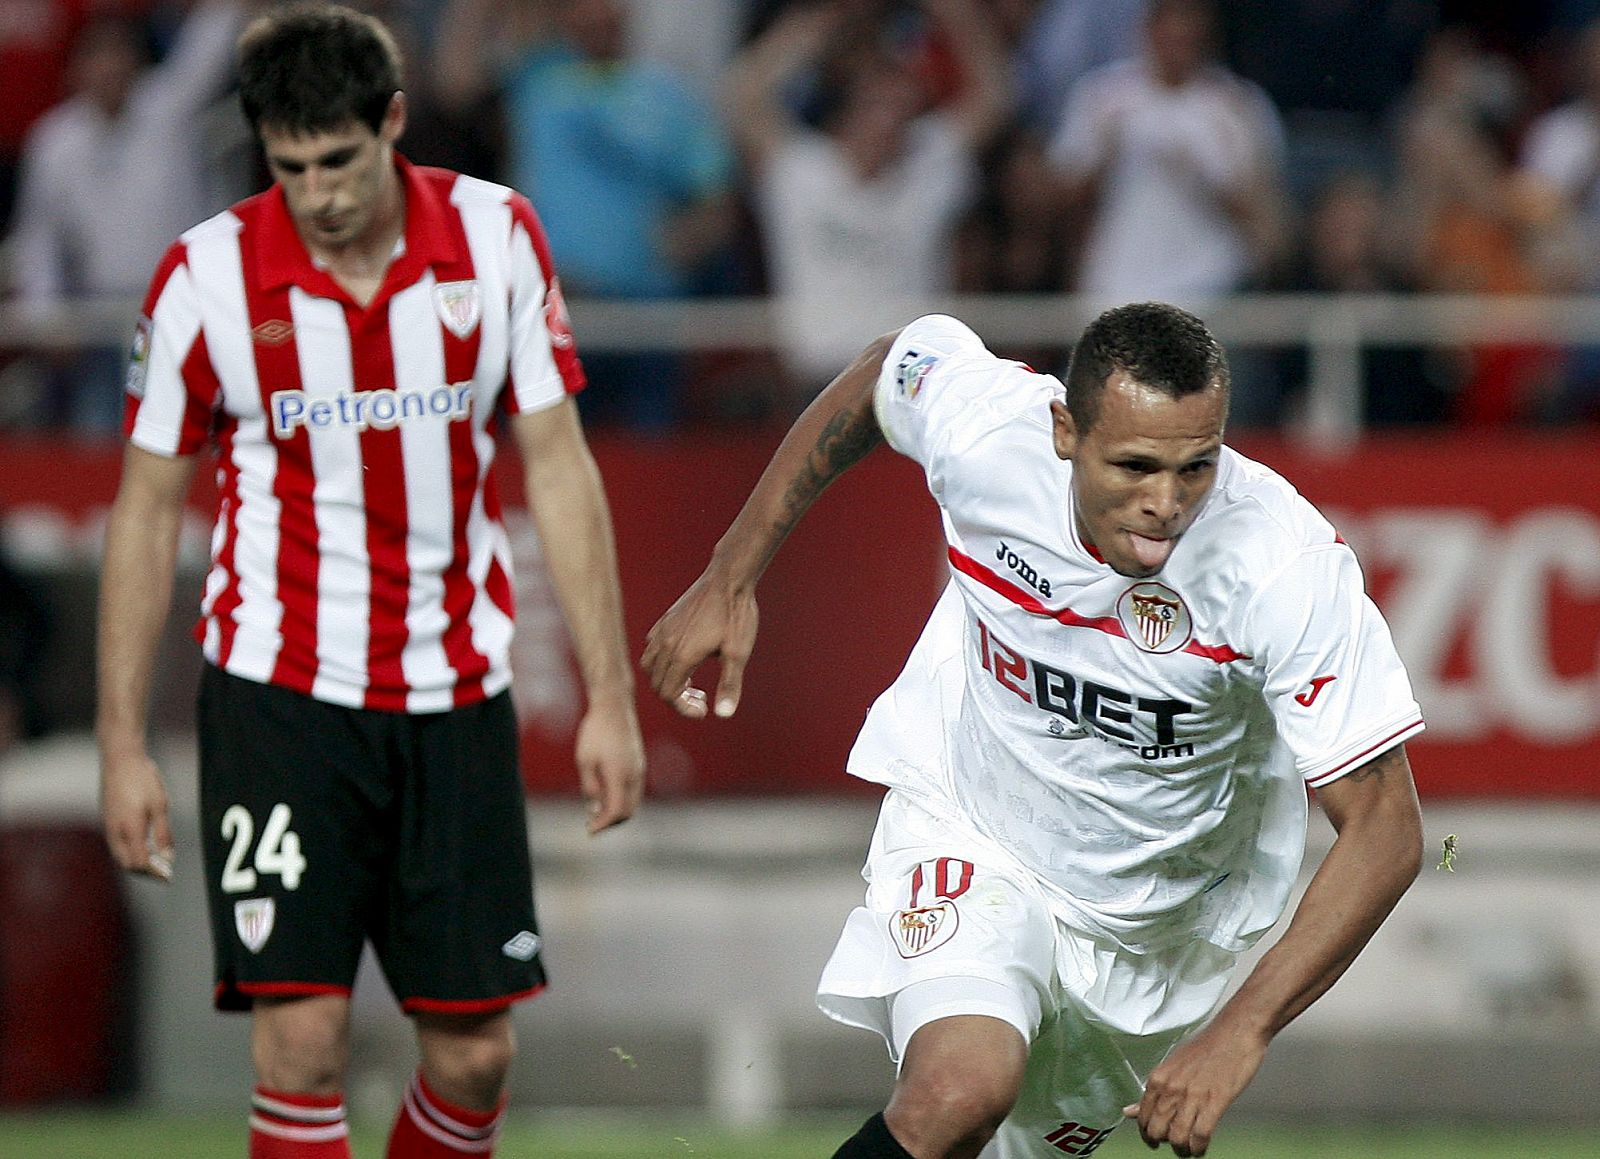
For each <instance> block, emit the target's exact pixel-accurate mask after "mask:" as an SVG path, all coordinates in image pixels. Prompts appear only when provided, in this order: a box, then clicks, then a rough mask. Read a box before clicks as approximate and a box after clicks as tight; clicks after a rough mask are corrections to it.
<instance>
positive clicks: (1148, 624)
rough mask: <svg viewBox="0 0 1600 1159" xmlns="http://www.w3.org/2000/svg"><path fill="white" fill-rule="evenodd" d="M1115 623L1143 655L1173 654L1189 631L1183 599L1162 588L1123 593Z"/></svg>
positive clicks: (1134, 588) (1137, 586)
mask: <svg viewBox="0 0 1600 1159" xmlns="http://www.w3.org/2000/svg"><path fill="white" fill-rule="evenodd" d="M1117 619H1118V620H1119V621H1121V623H1122V629H1123V631H1125V632H1127V634H1128V639H1130V640H1132V641H1133V642H1134V643H1135V644H1137V645H1138V646H1139V647H1140V648H1142V649H1144V650H1145V651H1146V652H1176V651H1177V650H1178V649H1179V648H1182V647H1183V646H1184V645H1185V644H1187V643H1188V642H1189V635H1190V633H1191V632H1192V631H1193V626H1192V625H1191V623H1190V621H1189V609H1188V607H1187V606H1186V605H1185V604H1184V602H1183V597H1182V596H1180V595H1178V593H1177V592H1175V591H1173V590H1172V589H1171V588H1169V587H1167V586H1166V585H1165V584H1158V583H1150V582H1146V583H1141V584H1134V585H1133V586H1132V587H1131V588H1129V589H1128V590H1127V591H1125V592H1123V593H1122V597H1121V598H1120V599H1119V600H1117Z"/></svg>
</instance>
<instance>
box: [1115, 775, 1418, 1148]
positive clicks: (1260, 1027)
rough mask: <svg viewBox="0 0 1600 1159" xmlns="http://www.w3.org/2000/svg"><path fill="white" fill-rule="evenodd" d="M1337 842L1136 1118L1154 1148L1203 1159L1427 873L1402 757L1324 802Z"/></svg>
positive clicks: (1342, 782) (1350, 781) (1172, 1058)
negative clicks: (1264, 1066)
mask: <svg viewBox="0 0 1600 1159" xmlns="http://www.w3.org/2000/svg"><path fill="white" fill-rule="evenodd" d="M1317 797H1318V800H1319V801H1320V802H1321V803H1322V807H1323V810H1324V811H1325V812H1326V813H1327V815H1328V819H1329V820H1330V821H1331V822H1332V823H1333V827H1334V829H1335V830H1336V831H1337V832H1338V837H1337V838H1336V839H1335V841H1334V843H1333V848H1332V849H1331V850H1329V852H1328V856H1327V857H1326V858H1325V859H1324V860H1323V862H1322V865H1321V867H1320V868H1319V869H1318V870H1317V873H1316V875H1315V876H1314V877H1313V878H1312V880H1311V885H1310V887H1309V888H1308V889H1307V890H1306V894H1305V897H1304V898H1302V899H1301V901H1300V904H1299V906H1298V907H1296V909H1295V913H1294V918H1293V920H1292V921H1291V922H1290V923H1289V928H1288V929H1287V930H1286V931H1285V932H1284V935H1283V937H1282V938H1281V939H1280V940H1279V941H1278V943H1277V944H1276V945H1275V946H1273V947H1272V949H1271V950H1269V951H1268V952H1267V953H1266V954H1265V955H1263V957H1262V959H1261V961H1260V962H1259V963H1257V965H1256V967H1255V969H1254V970H1252V971H1251V972H1250V976H1249V977H1248V978H1247V979H1245V982H1244V985H1243V986H1241V987H1240V988H1239V991H1238V993H1236V994H1235V995H1234V996H1233V997H1232V998H1231V999H1229V1001H1228V1002H1227V1004H1226V1005H1224V1006H1223V1008H1222V1009H1221V1011H1219V1012H1218V1014H1217V1016H1216V1017H1215V1018H1214V1019H1212V1020H1211V1022H1210V1024H1209V1025H1207V1026H1206V1028H1205V1029H1204V1030H1201V1031H1200V1032H1199V1033H1198V1034H1196V1035H1194V1037H1192V1038H1190V1039H1188V1040H1187V1041H1185V1042H1183V1043H1180V1044H1179V1045H1178V1046H1177V1047H1176V1048H1175V1049H1174V1050H1173V1052H1172V1053H1171V1054H1169V1055H1168V1056H1167V1057H1166V1059H1165V1060H1164V1061H1163V1062H1162V1063H1161V1065H1160V1066H1158V1067H1157V1068H1156V1069H1155V1071H1154V1072H1153V1073H1152V1074H1151V1075H1150V1081H1149V1082H1148V1083H1147V1084H1146V1086H1145V1092H1144V1097H1143V1098H1142V1099H1141V1100H1140V1101H1139V1102H1138V1103H1137V1104H1135V1105H1134V1106H1131V1107H1129V1108H1127V1114H1128V1115H1129V1116H1130V1117H1136V1118H1137V1119H1138V1120H1139V1133H1140V1134H1141V1135H1142V1136H1143V1137H1144V1141H1145V1142H1146V1143H1147V1144H1149V1145H1150V1146H1151V1147H1152V1148H1155V1147H1160V1146H1161V1145H1162V1144H1164V1143H1165V1144H1168V1145H1170V1146H1171V1147H1172V1151H1173V1153H1174V1154H1175V1155H1204V1154H1205V1153H1206V1148H1207V1147H1208V1146H1210V1143H1211V1137H1212V1134H1213V1133H1214V1132H1215V1131H1216V1127H1217V1121H1218V1119H1220V1118H1221V1116H1222V1113H1223V1112H1224V1111H1225V1110H1227V1109H1228V1107H1229V1106H1230V1105H1231V1104H1232V1103H1233V1101H1234V1100H1235V1099H1236V1098H1238V1097H1239V1094H1240V1092H1241V1091H1243V1090H1244V1088H1245V1087H1246V1086H1247V1085H1249V1082H1250V1080H1251V1079H1252V1078H1253V1077H1255V1073H1256V1071H1257V1070H1258V1069H1259V1068H1260V1066H1261V1061H1262V1058H1263V1057H1264V1055H1265V1054H1266V1050H1267V1044H1268V1043H1269V1042H1271V1041H1272V1038H1273V1036H1274V1035H1276V1034H1277V1033H1278V1031H1280V1030H1282V1029H1283V1028H1284V1027H1285V1026H1287V1025H1288V1024H1289V1022H1290V1021H1292V1020H1293V1019H1294V1018H1295V1017H1297V1016H1298V1015H1299V1014H1300V1012H1301V1011H1303V1010H1305V1009H1306V1007H1308V1006H1310V1005H1311V1004H1312V1003H1313V1002H1315V1001H1316V1000H1317V998H1319V997H1320V996H1321V995H1322V994H1323V993H1324V992H1326V991H1327V989H1328V988H1329V987H1330V986H1332V985H1333V983H1334V982H1335V981H1336V980H1337V979H1338V978H1339V976H1340V975H1341V974H1343V973H1344V972H1345V970H1346V969H1348V968H1349V966H1350V963H1351V962H1353V961H1355V958H1356V955H1357V954H1359V953H1360V952H1361V949H1362V947H1363V946H1365V945H1366V944H1367V942H1368V941H1369V940H1370V939H1371V937H1372V935H1373V934H1374V933H1375V932H1376V931H1377V929H1378V927H1379V926H1380V925H1381V924H1382V923H1383V920H1384V919H1385V918H1386V917H1388V916H1389V913H1390V911H1391V910H1393V909H1394V906H1395V903H1396V902H1398V901H1399V900H1400V896H1401V895H1402V894H1403V893H1405V891H1406V889H1407V888H1408V887H1409V886H1410V885H1411V883H1412V881H1413V880H1415V879H1416V876H1417V873H1418V872H1419V870H1420V869H1421V866H1422V816H1421V812H1420V810H1419V808H1418V805H1417V791H1416V787H1415V786H1414V785H1413V784H1412V781H1411V766H1410V765H1409V763H1407V761H1406V754H1405V748H1404V746H1397V747H1395V748H1393V749H1390V750H1389V751H1388V752H1386V753H1383V754H1381V755H1379V756H1377V757H1375V758H1373V759H1372V760H1371V761H1369V762H1367V764H1365V765H1363V766H1362V767H1361V768H1359V769H1357V770H1355V771H1354V772H1352V773H1348V774H1346V775H1345V776H1344V777H1341V778H1340V779H1339V780H1337V781H1334V782H1333V783H1332V784H1330V785H1326V786H1324V787H1323V788H1321V789H1318V790H1317Z"/></svg>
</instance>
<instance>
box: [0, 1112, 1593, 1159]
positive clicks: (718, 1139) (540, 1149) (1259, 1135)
mask: <svg viewBox="0 0 1600 1159" xmlns="http://www.w3.org/2000/svg"><path fill="white" fill-rule="evenodd" d="M858 1122H859V1120H857V1119H853V1118H841V1119H837V1120H815V1121H807V1122H806V1123H804V1124H797V1125H792V1126H788V1127H784V1128H781V1129H777V1130H773V1131H765V1132H746V1133H739V1132H730V1131H727V1130H725V1129H720V1128H716V1127H712V1126H709V1125H707V1124H705V1123H703V1122H698V1123H697V1122H696V1121H694V1120H689V1119H683V1120H678V1119H668V1120H662V1121H660V1122H656V1121H651V1120H649V1119H646V1118H644V1117H638V1116H633V1117H628V1116H620V1115H619V1116H611V1117H603V1118H601V1117H596V1118H590V1117H588V1116H583V1117H582V1118H578V1117H574V1116H568V1115H557V1114H553V1113H549V1112H533V1111H524V1112H520V1113H514V1115H513V1120H512V1122H511V1123H510V1124H508V1126H507V1128H506V1132H505V1134H504V1136H503V1137H502V1140H501V1144H500V1147H499V1149H498V1151H497V1152H496V1155H497V1159H688V1157H691V1156H692V1157H693V1159H827V1157H828V1156H830V1155H832V1154H833V1151H834V1148H835V1147H837V1146H838V1144H839V1143H840V1141H841V1140H843V1139H844V1138H845V1137H846V1136H847V1135H849V1134H850V1133H851V1132H852V1131H853V1130H854V1129H855V1127H856V1126H857V1125H858ZM384 1134H385V1132H384V1130H383V1129H382V1128H380V1127H376V1126H358V1127H357V1128H356V1129H355V1131H354V1132H353V1133H352V1151H353V1153H354V1155H355V1159H381V1157H382V1155H383V1144H384ZM244 1152H245V1129H244V1120H243V1117H242V1116H241V1117H240V1118H239V1119H237V1120H235V1119H227V1118H221V1119H219V1118H215V1117H196V1118H185V1117H181V1116H175V1115H169V1114H154V1113H146V1112H140V1111H107V1112H84V1111H74V1112H65V1113H49V1114H38V1113H16V1112H11V1113H0V1155H4V1156H6V1157H7V1159H96V1157H99V1156H114V1157H115V1159H229V1157H235V1156H236V1157H239V1159H242V1157H243V1155H244ZM1095 1154H1096V1157H1097V1159H1118V1157H1120V1159H1129V1157H1131V1156H1135V1155H1150V1154H1151V1152H1150V1151H1148V1150H1147V1149H1146V1148H1145V1147H1144V1145H1143V1144H1142V1143H1141V1142H1140V1141H1139V1136H1138V1133H1137V1132H1136V1131H1134V1130H1133V1129H1132V1128H1131V1127H1123V1128H1122V1129H1120V1130H1118V1131H1117V1133H1116V1134H1114V1135H1113V1136H1111V1138H1110V1139H1109V1140H1107V1142H1106V1144H1105V1146H1103V1147H1101V1148H1100V1149H1099V1150H1098V1151H1097V1152H1096V1153H1095ZM1161 1154H1162V1155H1165V1156H1170V1155H1171V1154H1172V1152H1171V1151H1169V1150H1163V1151H1162V1152H1161ZM1210 1155H1211V1156H1212V1157H1213V1159H1298V1157H1299V1156H1317V1157H1318V1159H1446V1157H1454V1156H1460V1155H1526V1156H1538V1157H1539V1159H1600V1130H1592V1129H1590V1130H1585V1129H1580V1128H1572V1129H1567V1130H1563V1129H1558V1128H1550V1127H1542V1128H1539V1129H1537V1130H1535V1129H1521V1128H1514V1127H1495V1128H1482V1129H1478V1128H1472V1127H1468V1126H1451V1127H1441V1126H1409V1127H1396V1126H1370V1127H1346V1128H1333V1127H1299V1128H1295V1129H1292V1130H1291V1129H1279V1128H1268V1127H1262V1126H1256V1125H1251V1124H1239V1125H1231V1124H1228V1123H1226V1122H1224V1124H1223V1129H1222V1131H1221V1132H1220V1133H1219V1135H1218V1137H1217V1139H1216V1140H1215V1141H1214V1142H1213V1143H1212V1146H1211V1151H1210Z"/></svg>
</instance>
